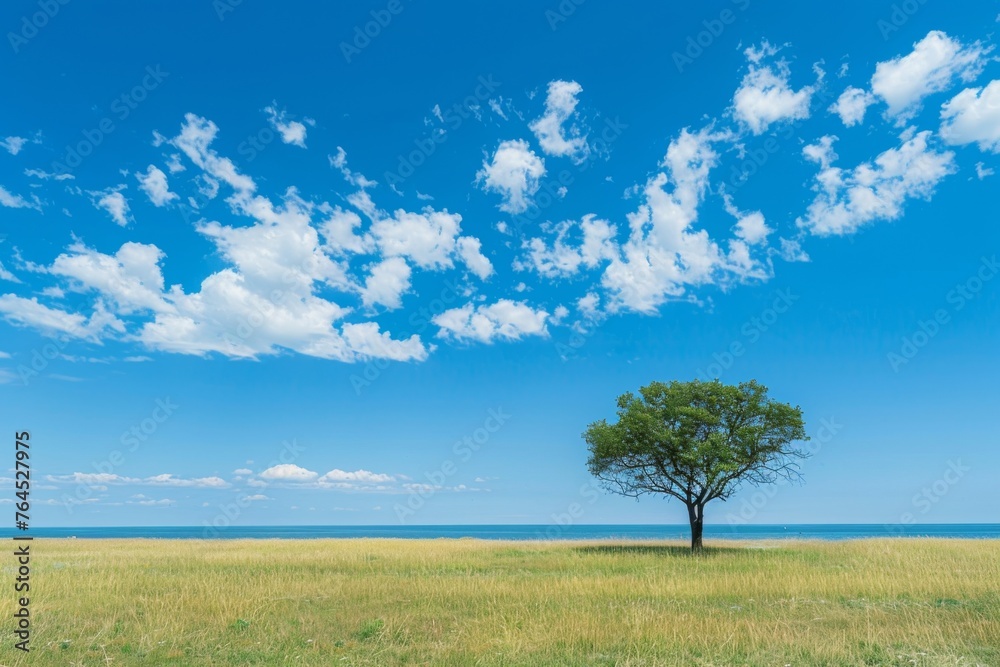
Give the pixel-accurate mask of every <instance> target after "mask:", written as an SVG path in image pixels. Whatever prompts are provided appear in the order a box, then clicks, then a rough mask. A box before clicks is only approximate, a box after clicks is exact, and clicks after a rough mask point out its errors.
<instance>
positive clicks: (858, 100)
mask: <svg viewBox="0 0 1000 667" xmlns="http://www.w3.org/2000/svg"><path fill="white" fill-rule="evenodd" d="M872 104H875V96H874V95H872V94H871V93H869V92H868V91H867V90H862V89H861V88H855V87H854V86H848V88H847V90H845V91H844V92H843V93H841V94H840V97H838V98H837V101H836V102H834V103H833V104H832V105H831V106H830V111H832V112H833V113H836V114H837V115H838V116H840V120H841V121H842V122H843V123H844V125H846V126H847V127H851V126H853V125H858V124H859V123H861V122H863V121H864V119H865V112H866V111H867V110H868V107H870V106H871V105H872Z"/></svg>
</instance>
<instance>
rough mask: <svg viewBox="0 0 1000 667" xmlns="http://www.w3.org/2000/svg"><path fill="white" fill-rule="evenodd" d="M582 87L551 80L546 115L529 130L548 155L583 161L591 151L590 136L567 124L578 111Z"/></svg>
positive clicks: (577, 84) (532, 124)
mask: <svg viewBox="0 0 1000 667" xmlns="http://www.w3.org/2000/svg"><path fill="white" fill-rule="evenodd" d="M581 92H583V87H582V86H581V85H580V84H579V83H577V82H576V81H552V82H550V83H549V86H548V93H547V95H546V98H545V113H544V114H543V115H542V116H541V117H540V118H538V119H537V120H535V121H533V122H532V123H531V124H530V125H529V126H528V127H529V128H530V129H531V131H532V132H534V134H535V137H537V138H538V144H539V145H540V146H541V147H542V150H543V151H544V152H545V153H546V154H547V155H555V156H561V157H572V158H573V160H574V161H575V162H582V161H583V160H584V159H586V157H587V154H588V153H589V152H590V147H589V146H588V144H587V136H586V135H585V134H583V133H582V132H581V130H580V129H579V128H578V127H577V126H576V125H570V126H569V127H565V128H564V124H565V123H566V121H568V120H569V119H570V118H571V117H572V116H573V114H574V113H575V112H576V107H577V104H579V100H578V99H577V95H579V94H580V93H581Z"/></svg>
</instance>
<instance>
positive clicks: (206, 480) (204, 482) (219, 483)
mask: <svg viewBox="0 0 1000 667" xmlns="http://www.w3.org/2000/svg"><path fill="white" fill-rule="evenodd" d="M143 483H145V484H150V485H152V486H194V487H199V488H207V489H224V488H226V487H228V486H229V483H228V482H227V481H226V480H224V479H222V478H221V477H215V476H213V477H198V478H195V479H182V478H179V477H174V476H173V475H171V474H169V473H167V474H163V475H154V476H152V477H147V478H145V479H144V480H143Z"/></svg>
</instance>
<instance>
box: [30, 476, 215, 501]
mask: <svg viewBox="0 0 1000 667" xmlns="http://www.w3.org/2000/svg"><path fill="white" fill-rule="evenodd" d="M46 479H47V480H48V481H50V482H56V483H72V484H84V485H87V486H95V485H102V486H106V485H109V484H118V485H142V486H173V487H197V488H206V489H224V488H227V487H228V486H229V483H228V482H226V481H225V480H224V479H222V478H221V477H196V478H190V479H188V478H183V477H174V475H172V474H170V473H164V474H161V475H153V476H151V477H125V476H123V475H118V474H116V473H109V472H99V473H94V472H74V473H72V474H70V475H48V476H46ZM140 495H141V494H140ZM136 497H138V496H136ZM142 497H143V498H145V496H142Z"/></svg>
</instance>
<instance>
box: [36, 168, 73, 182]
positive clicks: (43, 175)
mask: <svg viewBox="0 0 1000 667" xmlns="http://www.w3.org/2000/svg"><path fill="white" fill-rule="evenodd" d="M24 175H25V176H31V177H32V178H38V179H41V180H43V181H47V180H49V179H50V178H51V179H53V180H56V181H70V180H73V179H75V178H76V176H74V175H73V174H53V173H49V172H47V171H44V170H42V169H25V170H24Z"/></svg>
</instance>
